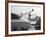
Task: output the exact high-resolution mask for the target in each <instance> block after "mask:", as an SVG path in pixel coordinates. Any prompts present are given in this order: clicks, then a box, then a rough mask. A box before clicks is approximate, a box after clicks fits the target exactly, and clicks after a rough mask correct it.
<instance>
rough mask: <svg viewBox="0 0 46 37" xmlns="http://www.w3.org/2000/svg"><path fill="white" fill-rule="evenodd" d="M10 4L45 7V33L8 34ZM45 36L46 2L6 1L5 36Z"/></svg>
mask: <svg viewBox="0 0 46 37" xmlns="http://www.w3.org/2000/svg"><path fill="white" fill-rule="evenodd" d="M8 3H26V4H42V5H43V32H41V33H28V34H10V35H9V34H8ZM39 34H45V3H44V2H27V1H8V0H6V1H5V36H6V37H7V36H23V35H39Z"/></svg>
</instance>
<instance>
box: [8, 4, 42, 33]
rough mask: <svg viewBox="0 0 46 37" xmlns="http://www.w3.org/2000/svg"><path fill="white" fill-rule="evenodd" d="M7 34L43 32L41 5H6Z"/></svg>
mask: <svg viewBox="0 0 46 37" xmlns="http://www.w3.org/2000/svg"><path fill="white" fill-rule="evenodd" d="M8 12H9V13H8V20H9V21H8V24H9V25H8V31H9V34H26V33H41V32H43V5H42V4H26V3H8Z"/></svg>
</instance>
